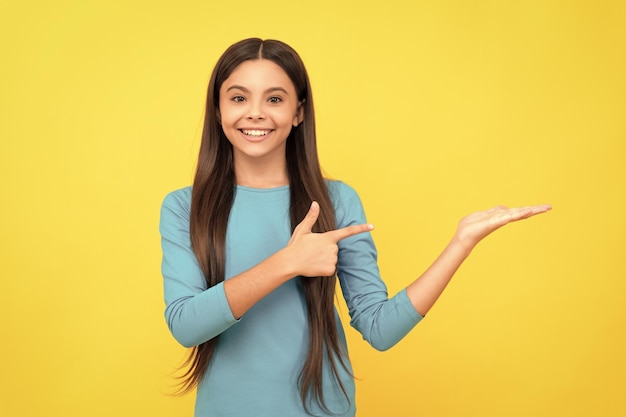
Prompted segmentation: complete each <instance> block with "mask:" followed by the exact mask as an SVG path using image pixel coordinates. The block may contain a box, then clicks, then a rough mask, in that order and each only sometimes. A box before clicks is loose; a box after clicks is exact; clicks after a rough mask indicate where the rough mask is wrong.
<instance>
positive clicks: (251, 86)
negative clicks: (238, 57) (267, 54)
mask: <svg viewBox="0 0 626 417" xmlns="http://www.w3.org/2000/svg"><path fill="white" fill-rule="evenodd" d="M232 86H242V87H245V88H246V89H248V90H251V91H253V90H256V89H261V90H266V89H267V88H273V87H282V88H283V89H285V90H287V91H288V92H290V93H291V92H293V93H294V94H295V86H294V85H293V83H292V82H291V79H290V78H289V76H288V75H287V73H286V72H285V70H283V69H282V68H281V67H280V66H279V65H277V64H276V63H274V62H273V61H270V60H269V59H255V60H248V61H244V62H242V63H241V64H239V65H238V66H237V67H236V68H235V69H234V70H233V72H232V73H231V74H230V76H229V77H228V78H227V79H226V80H224V83H222V86H221V88H220V90H221V91H225V90H227V89H228V88H230V87H232Z"/></svg>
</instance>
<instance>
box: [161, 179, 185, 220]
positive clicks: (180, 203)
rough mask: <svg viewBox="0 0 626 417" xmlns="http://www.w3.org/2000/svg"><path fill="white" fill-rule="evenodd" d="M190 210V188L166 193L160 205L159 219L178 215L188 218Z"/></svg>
mask: <svg viewBox="0 0 626 417" xmlns="http://www.w3.org/2000/svg"><path fill="white" fill-rule="evenodd" d="M190 208H191V186H189V187H185V188H181V189H179V190H175V191H172V192H170V193H168V194H167V195H166V196H165V198H164V199H163V203H162V205H161V217H167V216H168V215H172V214H178V215H185V216H188V215H189V212H190Z"/></svg>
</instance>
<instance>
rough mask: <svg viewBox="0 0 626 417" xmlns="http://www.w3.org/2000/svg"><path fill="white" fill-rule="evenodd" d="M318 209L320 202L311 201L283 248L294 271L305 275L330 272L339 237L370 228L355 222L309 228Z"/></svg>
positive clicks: (334, 263) (331, 273)
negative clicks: (317, 229)
mask: <svg viewBox="0 0 626 417" xmlns="http://www.w3.org/2000/svg"><path fill="white" fill-rule="evenodd" d="M319 213H320V206H319V204H318V203H317V202H316V201H314V202H313V203H312V204H311V208H310V209H309V212H308V213H307V215H306V216H305V217H304V219H303V220H302V221H301V222H300V224H299V225H298V226H297V227H296V228H295V229H294V231H293V234H292V235H291V239H290V240H289V243H288V244H287V247H286V248H285V249H286V250H288V251H289V252H290V260H291V265H292V267H293V272H294V275H300V276H305V277H319V276H322V277H326V276H332V275H334V274H335V270H336V268H337V255H338V253H339V247H338V246H337V243H338V242H339V241H340V240H342V239H345V238H348V237H350V236H354V235H357V234H359V233H365V232H369V231H371V230H372V229H374V226H373V225H371V224H359V225H354V226H347V227H344V228H342V229H337V230H331V231H329V232H325V233H314V232H312V229H313V225H314V224H315V222H316V221H317V218H318V216H319Z"/></svg>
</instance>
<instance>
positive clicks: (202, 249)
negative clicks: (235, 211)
mask: <svg viewBox="0 0 626 417" xmlns="http://www.w3.org/2000/svg"><path fill="white" fill-rule="evenodd" d="M255 59H268V60H271V61H272V62H274V63H276V64H277V65H279V66H280V67H281V68H282V69H283V70H284V71H285V73H286V74H287V75H288V76H289V78H290V79H291V81H292V82H293V84H294V86H295V90H296V93H297V95H298V101H300V102H301V103H302V107H303V116H304V117H303V121H302V123H300V125H298V126H297V127H294V128H293V129H292V130H291V133H290V134H289V137H288V138H287V144H286V161H287V173H288V177H289V188H290V194H291V197H290V198H291V201H290V218H291V230H292V231H293V229H294V228H295V227H296V226H297V225H298V223H299V222H300V221H301V220H302V219H303V218H304V216H305V215H306V213H307V212H308V210H309V207H310V205H311V202H312V201H317V202H318V203H319V204H320V215H319V218H318V220H317V223H316V224H315V226H314V229H313V231H314V232H325V231H328V230H333V229H335V227H336V225H335V216H334V208H333V205H332V202H331V200H330V196H329V194H328V189H327V187H326V183H325V181H324V178H323V176H322V172H321V169H320V165H319V160H318V155H317V145H316V136H315V114H314V111H313V98H312V95H311V86H310V82H309V78H308V75H307V72H306V69H305V67H304V64H303V62H302V60H301V59H300V57H299V55H298V54H297V53H296V52H295V51H294V50H293V49H292V48H291V47H290V46H289V45H287V44H285V43H283V42H280V41H276V40H261V39H258V38H252V39H245V40H243V41H240V42H238V43H236V44H234V45H232V46H230V47H229V48H228V49H227V50H226V51H225V52H224V54H223V55H222V56H221V57H220V59H219V60H218V62H217V64H216V66H215V69H214V70H213V73H212V75H211V80H210V82H209V88H208V94H207V102H206V114H205V120H204V128H203V132H202V143H201V145H200V154H199V157H198V165H197V169H196V175H195V179H194V183H193V191H192V197H191V220H190V235H191V244H192V247H193V250H194V253H195V255H196V257H197V258H198V262H199V264H200V267H201V268H202V271H203V272H204V275H205V278H206V281H207V285H208V286H209V287H212V286H214V285H216V284H218V283H219V282H222V281H223V280H224V274H225V240H226V225H227V222H228V216H229V213H230V210H231V207H232V204H233V199H234V193H235V184H236V181H235V173H234V165H233V152H232V146H231V144H230V142H229V141H228V139H227V138H226V136H225V134H224V132H223V130H222V126H221V124H220V120H219V91H220V87H221V85H222V83H223V82H224V81H225V80H226V79H227V78H228V77H229V75H230V74H231V73H232V72H233V70H234V69H235V68H236V67H237V66H238V65H240V64H241V63H242V62H244V61H248V60H255ZM335 284H336V278H335V277H334V276H333V277H314V278H303V279H302V286H303V288H304V294H305V298H306V305H307V312H308V325H309V348H308V353H307V357H306V361H305V363H304V364H303V367H302V370H301V372H300V377H299V380H298V383H299V388H300V395H301V398H302V403H303V405H304V408H305V409H306V410H307V412H309V406H308V404H310V403H309V400H310V399H313V400H314V401H316V402H317V403H318V405H319V406H320V407H321V408H322V409H323V410H325V411H328V410H327V407H326V404H325V401H324V393H323V389H322V369H323V360H324V357H326V358H328V360H329V362H330V367H331V369H332V372H333V374H334V378H335V379H336V381H337V382H338V385H339V387H340V388H341V390H342V391H343V394H344V395H345V396H346V399H348V400H349V398H348V395H347V393H346V390H345V388H344V386H343V383H342V382H341V380H340V378H339V372H338V366H342V367H343V368H344V369H347V367H346V364H345V356H346V352H344V351H343V349H342V347H341V344H340V342H339V337H338V334H337V325H336V322H335V313H334V296H335ZM217 339H218V337H215V338H213V339H211V340H209V341H207V342H205V343H202V344H201V345H199V346H196V347H194V348H193V350H192V351H191V353H190V355H189V357H188V358H187V360H186V362H185V364H184V365H183V366H189V368H188V369H187V370H186V371H185V373H184V374H183V375H182V377H181V378H182V379H183V381H182V384H181V391H182V392H187V391H189V390H191V389H193V388H194V387H195V386H197V384H198V383H199V382H200V380H201V379H202V378H203V377H204V375H205V374H206V372H207V369H208V365H209V362H210V361H211V357H212V355H213V351H214V349H215V345H216V343H218V340H217ZM337 362H339V363H337Z"/></svg>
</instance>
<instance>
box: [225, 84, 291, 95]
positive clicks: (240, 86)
mask: <svg viewBox="0 0 626 417" xmlns="http://www.w3.org/2000/svg"><path fill="white" fill-rule="evenodd" d="M230 90H241V91H243V92H246V93H249V92H250V90H248V89H247V88H246V87H244V86H242V85H231V86H230V87H228V88H227V89H226V92H229V91H230ZM274 91H282V92H283V93H285V94H289V93H288V92H287V90H285V89H284V88H283V87H270V88H268V89H267V90H265V91H264V93H265V94H268V93H273V92H274Z"/></svg>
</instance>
